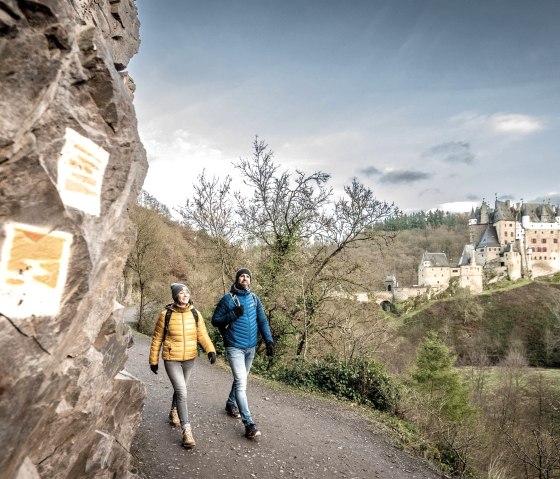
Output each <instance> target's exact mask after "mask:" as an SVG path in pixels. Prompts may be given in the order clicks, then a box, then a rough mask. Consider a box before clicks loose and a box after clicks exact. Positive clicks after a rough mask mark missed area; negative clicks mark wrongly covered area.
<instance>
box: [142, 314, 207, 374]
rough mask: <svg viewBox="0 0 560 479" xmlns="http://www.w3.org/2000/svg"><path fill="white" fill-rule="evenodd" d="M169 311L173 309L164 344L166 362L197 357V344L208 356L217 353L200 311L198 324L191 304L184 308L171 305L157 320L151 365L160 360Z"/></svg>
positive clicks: (151, 347)
mask: <svg viewBox="0 0 560 479" xmlns="http://www.w3.org/2000/svg"><path fill="white" fill-rule="evenodd" d="M167 309H171V310H172V311H173V312H172V313H171V317H170V318H169V329H168V331H167V336H166V337H165V342H164V343H163V352H162V355H161V356H162V358H163V359H164V361H186V360H188V359H194V358H195V357H196V347H197V344H198V343H200V345H201V346H202V347H203V348H204V351H206V354H208V353H209V352H214V353H215V352H216V349H215V348H214V345H213V344H212V340H211V339H210V336H208V331H207V330H206V325H205V324H204V318H203V317H202V314H200V311H198V310H197V312H198V324H197V322H196V320H195V319H194V315H193V313H192V309H193V306H192V305H191V304H189V305H187V306H186V307H184V308H181V307H179V306H177V305H176V304H171V305H168V306H166V307H165V309H164V310H163V311H162V312H161V314H160V316H159V319H158V320H157V323H156V327H155V328H154V334H153V335H152V345H151V346H150V364H157V363H158V360H159V351H160V349H161V346H162V344H161V343H162V340H163V328H164V327H165V313H166V311H167Z"/></svg>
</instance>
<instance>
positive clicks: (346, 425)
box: [126, 333, 443, 479]
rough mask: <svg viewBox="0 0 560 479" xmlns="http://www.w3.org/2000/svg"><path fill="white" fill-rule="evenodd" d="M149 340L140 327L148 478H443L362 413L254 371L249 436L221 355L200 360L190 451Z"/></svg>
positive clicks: (139, 455)
mask: <svg viewBox="0 0 560 479" xmlns="http://www.w3.org/2000/svg"><path fill="white" fill-rule="evenodd" d="M149 345H150V338H148V337H146V336H143V335H140V334H138V333H135V334H134V345H133V347H132V348H131V349H130V350H129V357H128V362H127V366H126V368H127V370H128V371H129V372H130V373H132V374H133V375H135V376H136V377H137V378H139V379H140V380H141V381H142V382H143V383H144V384H145V386H146V403H145V406H144V411H143V419H142V424H141V425H140V428H139V429H138V432H137V434H136V437H135V439H134V441H133V444H132V454H133V455H134V457H135V460H134V465H135V468H136V469H137V471H136V472H137V474H138V475H139V476H140V477H142V478H144V479H162V478H165V479H176V478H186V477H189V478H190V477H200V478H212V479H215V478H220V477H228V478H331V477H339V478H364V479H365V478H367V479H371V478H380V479H391V478H396V479H401V478H402V479H404V478H406V479H413V478H417V479H436V478H442V477H443V476H442V475H440V474H439V473H437V472H435V471H434V470H433V469H431V468H430V467H429V465H427V464H426V463H425V462H423V461H421V460H420V459H418V458H415V457H412V456H410V455H408V454H407V453H405V452H403V451H401V450H399V449H397V448H395V447H394V446H392V445H391V444H390V442H389V441H388V440H387V439H386V438H385V437H384V436H383V433H382V432H381V428H380V427H379V426H378V425H377V424H376V423H375V422H374V421H372V420H371V419H370V418H367V417H366V416H364V415H363V414H361V413H360V412H359V411H354V410H352V409H351V408H350V407H348V406H346V405H341V404H337V403H336V402H332V401H327V400H322V399H316V398H310V397H305V396H300V395H298V394H294V393H291V392H286V391H283V390H278V389H276V388H272V387H270V386H268V385H267V384H265V383H264V382H263V381H259V380H258V379H256V378H252V377H251V378H250V379H249V386H248V396H249V405H250V407H251V412H252V415H253V418H254V420H255V422H256V423H257V425H258V427H259V429H260V431H261V432H262V436H261V437H260V438H258V439H255V440H249V439H246V438H245V437H244V436H243V433H244V427H243V424H242V423H241V420H239V419H234V418H231V417H229V416H227V415H226V413H225V411H224V407H225V402H226V398H227V395H228V393H229V389H230V387H231V381H232V377H231V372H230V371H229V368H228V367H227V366H226V365H225V364H224V363H221V362H220V360H219V361H218V362H217V363H216V364H215V365H210V363H209V362H208V360H207V359H206V356H200V357H199V358H197V359H196V364H195V368H194V372H193V374H192V376H191V382H190V384H189V387H188V407H189V414H190V421H191V424H192V426H193V434H194V438H195V440H196V447H195V448H194V449H191V450H187V449H185V448H183V447H182V445H181V434H180V431H179V430H178V429H173V428H172V427H171V426H170V424H169V422H168V414H169V409H170V405H171V397H172V394H173V389H172V387H171V383H170V382H169V379H168V378H167V375H166V374H165V369H164V368H163V362H162V361H161V360H160V368H159V374H157V375H155V374H153V373H152V372H151V371H150V369H149V366H148V354H149Z"/></svg>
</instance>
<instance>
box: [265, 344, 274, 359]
mask: <svg viewBox="0 0 560 479" xmlns="http://www.w3.org/2000/svg"><path fill="white" fill-rule="evenodd" d="M266 355H267V356H274V343H273V342H272V341H268V342H267V343H266Z"/></svg>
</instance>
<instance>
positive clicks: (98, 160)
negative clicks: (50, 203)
mask: <svg viewBox="0 0 560 479" xmlns="http://www.w3.org/2000/svg"><path fill="white" fill-rule="evenodd" d="M108 162H109V153H108V152H107V151H105V150H104V149H103V148H101V147H100V146H98V145H96V144H95V143H94V142H93V141H91V140H90V139H89V138H86V137H85V136H83V135H80V134H79V133H78V132H77V131H75V130H73V129H72V128H66V135H65V141H64V146H63V147H62V151H61V152H60V158H59V160H58V181H57V188H58V192H59V194H60V197H61V198H62V201H63V202H64V204H66V205H68V206H72V207H74V208H77V209H79V210H81V211H84V212H85V213H88V214H90V215H93V216H99V214H100V212H101V186H102V185H103V174H104V173H105V168H106V166H107V163H108Z"/></svg>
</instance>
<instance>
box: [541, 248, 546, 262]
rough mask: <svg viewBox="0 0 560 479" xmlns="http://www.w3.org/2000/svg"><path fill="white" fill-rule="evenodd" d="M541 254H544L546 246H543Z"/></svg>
mask: <svg viewBox="0 0 560 479" xmlns="http://www.w3.org/2000/svg"><path fill="white" fill-rule="evenodd" d="M542 252H543V253H546V246H543V249H542ZM545 259H546V258H545Z"/></svg>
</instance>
